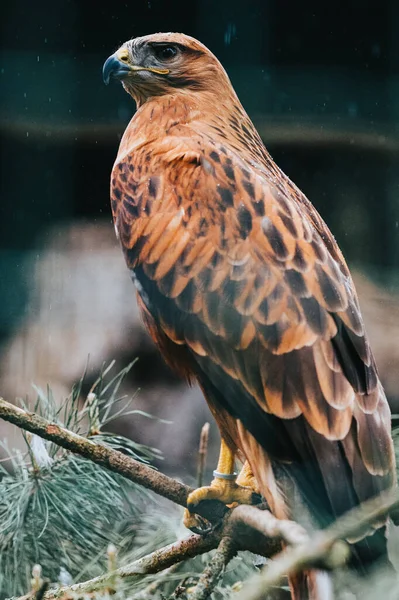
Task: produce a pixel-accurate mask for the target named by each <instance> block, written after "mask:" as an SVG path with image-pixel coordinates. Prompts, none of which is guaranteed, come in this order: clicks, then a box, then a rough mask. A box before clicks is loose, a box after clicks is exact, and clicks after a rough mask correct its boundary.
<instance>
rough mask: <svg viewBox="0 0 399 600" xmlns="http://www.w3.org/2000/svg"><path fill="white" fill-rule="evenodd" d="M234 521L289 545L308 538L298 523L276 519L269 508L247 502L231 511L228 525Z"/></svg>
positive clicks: (302, 541)
mask: <svg viewBox="0 0 399 600" xmlns="http://www.w3.org/2000/svg"><path fill="white" fill-rule="evenodd" d="M236 522H239V523H243V524H244V525H247V526H248V527H250V528H251V529H254V530H256V531H259V533H261V534H262V535H264V536H265V537H267V538H272V539H279V540H282V541H284V542H285V543H286V544H289V545H291V546H297V545H299V544H304V543H306V542H307V541H308V540H309V535H308V533H307V531H306V530H305V529H304V528H303V527H302V526H301V525H299V523H296V522H295V521H286V520H281V519H276V517H274V516H273V515H272V513H271V512H270V511H269V510H259V508H258V507H256V508H255V506H250V505H248V504H241V506H237V508H236V509H235V510H234V511H233V513H232V515H231V518H230V520H229V523H230V526H234V524H235V523H236Z"/></svg>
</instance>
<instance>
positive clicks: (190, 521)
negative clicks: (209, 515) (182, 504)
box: [183, 508, 213, 535]
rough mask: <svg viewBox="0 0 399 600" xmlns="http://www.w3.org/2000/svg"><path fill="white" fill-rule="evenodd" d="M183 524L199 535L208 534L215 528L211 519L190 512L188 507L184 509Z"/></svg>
mask: <svg viewBox="0 0 399 600" xmlns="http://www.w3.org/2000/svg"><path fill="white" fill-rule="evenodd" d="M183 524H184V526H185V527H187V529H190V531H192V532H193V533H195V534H197V535H206V534H207V533H210V532H211V531H212V529H213V526H212V524H211V523H210V522H209V521H207V520H206V519H204V517H201V516H200V515H197V514H195V513H192V512H190V511H189V510H188V508H185V509H184V515H183Z"/></svg>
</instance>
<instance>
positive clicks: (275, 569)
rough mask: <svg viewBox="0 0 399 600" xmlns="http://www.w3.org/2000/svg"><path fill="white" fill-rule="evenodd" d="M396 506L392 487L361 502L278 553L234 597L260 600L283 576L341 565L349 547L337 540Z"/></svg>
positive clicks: (355, 532)
mask: <svg viewBox="0 0 399 600" xmlns="http://www.w3.org/2000/svg"><path fill="white" fill-rule="evenodd" d="M398 508H399V498H398V492H397V490H396V489H395V490H389V491H388V492H383V493H382V494H380V495H379V496H377V497H375V498H372V499H371V500H367V501H366V502H363V504H361V505H360V506H358V507H356V508H354V509H353V510H351V511H349V512H348V513H346V514H345V515H343V516H342V517H341V518H339V519H338V520H337V521H336V522H335V523H334V524H333V525H331V526H330V527H328V528H327V529H325V530H323V531H319V532H317V533H315V534H314V535H313V536H312V537H311V538H310V539H309V540H308V541H307V542H305V543H301V544H299V545H297V546H294V547H293V548H292V547H291V548H287V550H284V551H283V552H281V554H280V555H278V556H276V557H275V559H274V560H273V562H272V563H271V564H270V566H267V567H266V568H265V569H264V571H263V573H261V574H260V575H256V576H254V577H253V578H252V579H251V580H250V581H249V582H248V583H247V585H245V586H244V587H243V589H242V591H241V593H240V594H239V595H238V596H237V600H262V599H263V598H264V597H265V593H266V591H267V590H268V589H270V588H272V587H274V586H277V585H279V584H280V582H281V580H282V579H283V578H284V577H285V576H287V575H293V574H295V573H298V572H300V571H304V570H306V569H309V568H311V567H320V565H325V566H328V567H329V568H330V569H334V568H336V567H337V566H340V565H342V564H343V563H344V562H345V561H346V559H347V557H348V552H349V548H348V547H347V545H346V544H345V542H341V540H345V539H347V538H351V537H356V536H358V535H364V534H365V533H366V532H367V531H368V530H369V529H370V524H372V523H375V522H378V521H379V520H381V519H384V518H385V517H387V515H389V513H391V512H393V511H394V510H397V509H398Z"/></svg>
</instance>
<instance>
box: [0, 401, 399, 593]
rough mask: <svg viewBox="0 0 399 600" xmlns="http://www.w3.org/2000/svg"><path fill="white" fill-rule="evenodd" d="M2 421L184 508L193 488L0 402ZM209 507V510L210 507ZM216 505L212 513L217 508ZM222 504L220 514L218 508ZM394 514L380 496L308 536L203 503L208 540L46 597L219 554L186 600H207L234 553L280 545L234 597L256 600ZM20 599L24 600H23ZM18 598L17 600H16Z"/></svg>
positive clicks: (189, 541)
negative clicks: (210, 523) (214, 523)
mask: <svg viewBox="0 0 399 600" xmlns="http://www.w3.org/2000/svg"><path fill="white" fill-rule="evenodd" d="M0 417H1V418H3V419H4V420H6V421H9V422H11V423H13V424H15V425H17V426H18V427H20V428H21V429H23V430H26V431H29V432H31V433H33V434H35V435H37V436H40V437H41V438H44V439H46V440H50V441H51V442H53V443H55V444H57V445H58V446H60V447H62V448H65V449H67V450H69V451H71V452H73V453H75V454H78V455H80V456H82V457H84V458H86V459H88V460H91V461H93V462H94V463H97V464H99V465H101V466H102V467H104V468H106V469H109V470H111V471H113V472H115V473H118V474H119V475H122V476H123V477H125V478H127V479H129V480H130V481H133V482H135V483H136V484H139V485H142V486H144V487H145V488H147V489H150V490H152V491H153V492H155V493H157V494H159V495H161V496H163V497H164V498H167V499H169V500H171V501H172V502H174V503H176V504H179V505H181V506H185V505H186V501H187V496H188V494H189V493H190V492H191V488H190V487H188V486H186V485H184V484H182V483H180V482H178V481H176V480H174V479H172V478H170V477H167V476H166V475H163V474H162V473H159V472H158V471H156V470H154V469H152V468H150V467H148V466H146V465H144V464H142V463H140V462H139V461H137V460H135V459H133V458H131V457H130V456H127V455H125V454H123V453H122V452H120V451H118V450H115V449H113V448H111V447H109V446H106V445H103V444H100V443H96V442H95V441H94V440H93V439H90V437H89V438H85V437H83V436H81V435H78V434H77V433H75V432H73V431H70V430H69V429H67V428H65V427H63V426H62V425H60V424H59V423H58V422H52V421H50V420H48V419H46V418H44V417H42V416H39V415H37V414H35V413H31V412H28V411H26V410H24V409H21V408H19V407H17V406H14V405H13V404H10V403H9V402H6V401H5V400H3V399H0ZM209 504H210V505H211V506H212V505H213V506H212V508H211V509H210V508H209ZM215 506H216V510H215ZM220 506H221V508H222V510H220ZM397 508H399V499H398V497H397V492H396V490H395V491H390V492H386V493H384V494H381V496H379V497H378V498H375V499H372V500H370V501H367V502H365V503H364V504H363V505H361V506H360V507H358V508H356V509H353V510H352V511H350V512H349V513H347V514H346V515H344V516H343V517H341V518H340V519H339V520H337V521H336V522H335V523H334V524H333V525H332V526H331V527H329V528H328V529H326V530H324V531H320V532H317V533H315V534H314V535H313V536H311V537H309V535H308V534H307V533H306V532H305V531H304V530H303V528H302V527H301V526H300V525H298V524H297V523H295V522H292V521H282V520H278V519H276V518H275V517H274V516H273V515H271V513H270V512H269V511H267V510H261V509H260V507H253V506H238V507H237V508H235V509H233V510H229V509H227V508H226V507H225V506H224V505H221V503H215V502H213V503H204V507H203V510H201V514H202V516H204V517H206V518H209V516H211V518H212V519H213V520H215V519H216V517H215V515H218V517H217V518H218V519H219V527H218V528H216V529H215V530H214V531H212V532H211V533H210V534H207V535H206V536H203V537H201V536H198V535H192V536H189V537H188V538H186V539H183V540H181V541H178V542H175V543H172V544H169V545H168V546H165V547H164V548H161V549H160V550H157V551H155V552H152V553H150V554H148V555H146V556H145V557H143V558H141V559H139V560H136V561H134V562H133V563H131V564H129V565H127V566H125V567H121V568H119V569H116V570H113V571H111V572H108V573H105V574H103V575H100V576H98V577H95V578H94V579H90V580H88V581H86V582H82V583H77V584H75V585H72V586H66V587H65V586H63V587H58V588H56V589H51V590H47V591H46V592H45V593H44V595H43V598H45V599H46V600H52V599H56V598H62V597H63V596H64V595H65V594H67V593H69V592H71V593H72V592H73V593H79V592H82V593H83V592H86V591H95V590H99V589H104V587H105V586H107V584H108V585H110V583H111V582H113V581H115V580H116V579H125V580H129V579H130V580H132V581H133V580H134V579H135V578H138V577H143V576H145V575H149V574H155V573H158V572H160V571H164V570H165V569H168V568H170V567H171V566H173V565H177V564H179V563H181V562H183V561H185V560H187V559H190V558H193V557H195V556H198V555H201V554H204V553H206V552H209V551H210V550H214V549H216V553H215V555H214V557H213V558H212V560H211V561H210V562H209V564H208V566H207V567H206V568H205V570H204V572H203V573H202V575H201V576H200V578H199V580H198V583H197V585H196V586H195V588H194V590H192V592H190V594H191V595H190V596H189V597H190V600H205V599H206V598H208V597H209V596H210V594H211V593H212V590H213V589H214V588H215V586H216V585H217V583H218V580H219V579H220V578H221V577H222V575H223V572H224V570H225V567H226V565H227V564H228V562H229V561H230V560H231V558H232V557H233V556H234V554H235V553H236V552H237V551H239V550H249V551H251V552H253V553H256V554H261V555H263V556H265V557H271V556H275V555H276V554H277V553H278V552H280V550H281V543H282V542H283V543H285V544H287V545H288V546H289V547H288V548H287V549H286V550H284V551H283V552H281V553H280V554H277V557H276V558H275V560H274V561H273V562H272V564H271V565H270V566H268V567H267V568H266V569H265V570H264V572H263V573H262V575H260V576H256V577H254V578H253V579H252V580H250V581H249V582H248V584H247V585H245V586H244V590H243V592H242V594H241V596H238V599H237V600H239V598H243V599H244V598H245V599H246V600H260V598H262V597H263V595H264V593H265V591H266V590H267V589H268V588H269V587H272V586H275V585H278V584H279V583H280V582H281V580H282V578H283V577H285V576H286V575H287V574H294V573H296V572H298V571H301V570H304V569H308V568H311V567H317V568H328V569H332V568H335V567H337V566H339V565H342V564H343V562H345V560H346V558H347V555H348V548H347V545H346V544H345V543H344V542H341V541H340V540H345V539H347V538H348V537H351V536H354V535H359V534H365V533H366V531H367V529H368V528H369V526H370V524H371V523H373V522H376V521H378V520H379V519H381V518H384V517H385V516H387V515H388V514H389V512H391V511H393V510H394V509H397ZM28 597H29V596H24V597H23V598H28ZM20 600H22V599H20Z"/></svg>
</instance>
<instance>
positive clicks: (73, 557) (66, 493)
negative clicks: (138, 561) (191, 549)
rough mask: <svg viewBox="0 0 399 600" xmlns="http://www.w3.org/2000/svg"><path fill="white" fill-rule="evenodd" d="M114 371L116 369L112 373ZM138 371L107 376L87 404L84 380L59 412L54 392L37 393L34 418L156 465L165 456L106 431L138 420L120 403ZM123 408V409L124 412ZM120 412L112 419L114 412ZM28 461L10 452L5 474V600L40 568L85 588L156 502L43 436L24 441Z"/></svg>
mask: <svg viewBox="0 0 399 600" xmlns="http://www.w3.org/2000/svg"><path fill="white" fill-rule="evenodd" d="M111 366H112V365H110V367H111ZM131 366H132V365H129V366H128V367H127V368H125V369H123V371H121V372H120V373H118V375H116V376H115V377H113V378H112V379H111V380H109V381H107V380H106V376H107V374H108V372H109V370H110V367H109V368H108V369H106V370H104V372H103V373H101V375H100V377H99V379H98V380H97V381H96V383H95V384H94V386H93V387H92V390H91V392H90V393H89V395H88V397H87V398H86V400H85V401H84V402H83V404H82V386H83V383H84V377H82V379H81V380H80V381H79V383H78V384H77V385H75V386H74V388H73V390H72V392H71V394H70V396H69V397H68V398H67V399H66V400H65V401H64V402H63V403H61V405H58V406H57V403H56V402H55V400H54V398H53V396H52V393H51V390H50V389H48V390H47V393H46V394H44V393H43V392H42V391H41V390H37V393H38V397H37V402H36V404H35V407H34V411H35V412H37V413H39V414H42V415H43V416H45V417H46V418H48V419H49V420H51V421H52V422H57V423H59V424H62V425H65V426H66V427H67V428H68V429H70V430H71V431H74V432H76V433H80V434H82V435H87V436H89V437H90V438H91V439H93V440H94V441H98V442H101V443H102V444H108V445H109V446H112V447H113V448H117V449H118V450H121V451H122V452H124V453H126V454H129V455H131V456H133V457H134V458H136V459H138V460H141V461H145V462H149V461H150V460H151V459H152V458H154V457H155V456H157V457H159V453H158V452H157V451H156V450H154V449H151V448H148V447H146V446H142V445H140V444H136V443H135V442H133V441H131V440H128V439H126V438H124V437H122V436H117V435H112V434H109V433H106V431H105V430H104V428H106V426H107V424H108V423H109V422H110V421H111V420H112V419H113V418H115V415H119V416H120V415H122V414H127V413H128V412H129V413H134V412H135V411H134V410H129V409H130V405H131V401H132V399H129V400H126V398H120V397H118V391H119V388H120V386H121V383H122V381H123V379H124V377H125V376H126V374H127V373H128V371H129V369H130V368H131ZM119 407H120V408H119ZM111 409H112V412H111ZM24 438H25V441H26V444H27V451H26V453H25V454H21V453H19V452H11V451H9V452H8V455H9V457H10V460H9V463H10V466H11V469H10V472H8V471H7V470H6V469H5V468H4V467H3V466H0V597H2V598H4V597H6V596H10V595H13V594H23V593H26V592H27V591H28V590H29V589H30V580H31V577H32V575H31V570H32V566H33V565H34V564H36V563H39V564H40V565H41V567H42V572H43V575H44V576H45V577H47V578H49V579H50V580H51V581H52V582H57V581H58V578H59V574H60V570H61V569H64V572H65V571H66V572H68V573H69V574H70V575H71V577H72V578H73V579H74V580H76V581H79V580H81V579H82V577H83V576H84V577H85V578H89V577H93V576H94V575H97V574H99V573H101V572H103V571H104V569H105V566H106V549H107V546H108V544H109V543H113V544H115V546H118V545H119V544H120V543H121V541H122V538H123V535H124V534H123V531H124V527H125V524H126V523H130V522H132V521H134V520H137V518H138V516H139V515H140V514H141V513H142V512H143V510H144V505H148V501H149V499H150V498H151V496H150V494H149V492H147V491H146V490H144V489H143V488H142V487H140V486H137V485H135V484H134V483H132V482H130V481H128V480H126V479H124V478H122V477H121V476H119V475H117V474H115V473H111V472H109V471H106V470H105V469H102V468H101V467H99V466H98V465H96V464H94V463H92V462H91V461H89V460H85V459H84V458H81V457H79V456H76V455H73V454H71V453H70V452H67V451H65V450H63V449H61V448H59V447H58V446H56V445H55V444H52V443H47V442H45V441H44V440H42V439H41V438H38V437H37V436H31V435H30V434H26V435H25V434H24Z"/></svg>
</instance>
